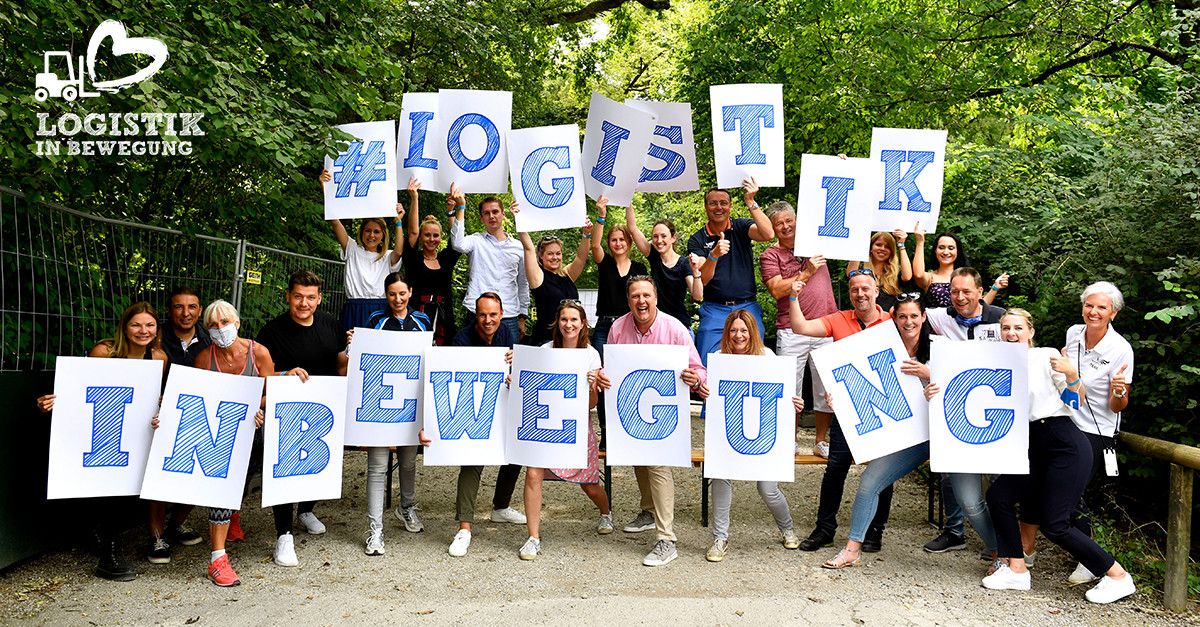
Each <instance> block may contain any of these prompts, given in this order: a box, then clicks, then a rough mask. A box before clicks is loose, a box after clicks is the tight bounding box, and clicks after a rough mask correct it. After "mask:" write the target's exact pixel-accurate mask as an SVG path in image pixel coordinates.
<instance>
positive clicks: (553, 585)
mask: <svg viewBox="0 0 1200 627" xmlns="http://www.w3.org/2000/svg"><path fill="white" fill-rule="evenodd" d="M693 426H694V429H693V432H694V435H693V441H694V442H699V441H701V438H702V430H701V425H700V423H698V421H696V422H694V425H693ZM809 437H810V438H811V436H809ZM810 441H811V440H810ZM365 470H366V455H365V453H362V452H348V453H347V454H346V465H345V473H346V481H345V491H344V494H345V496H344V497H343V498H342V500H341V501H340V502H336V503H335V502H325V503H322V504H320V505H318V506H317V513H318V515H319V516H320V517H321V519H322V520H323V521H324V522H325V523H326V525H327V526H328V528H329V532H328V533H327V534H326V535H324V536H308V535H306V534H304V533H303V532H300V533H299V534H298V536H297V541H296V543H297V554H298V555H299V557H300V563H301V564H300V567H299V568H294V569H284V568H279V567H277V566H275V565H274V564H272V563H271V549H272V547H273V545H274V538H273V537H271V536H272V535H273V534H272V523H271V517H270V512H269V511H268V510H264V509H259V508H256V507H251V506H249V504H250V503H254V502H255V501H256V500H258V499H259V497H260V493H259V492H258V490H257V489H256V488H255V489H253V490H252V493H251V494H250V495H249V496H248V497H247V500H246V502H247V505H248V507H247V509H246V510H245V511H244V512H243V518H242V520H243V525H244V527H245V528H246V530H247V541H246V542H245V543H243V544H240V545H233V548H232V549H231V551H230V554H231V556H232V560H233V565H234V567H235V568H236V569H237V571H238V573H239V574H240V575H241V577H242V585H241V586H239V587H237V588H231V589H222V588H218V587H216V586H213V585H212V584H210V583H208V581H207V580H206V579H205V577H204V575H205V567H206V565H207V558H208V551H207V550H206V548H205V546H206V544H204V543H202V544H200V545H198V546H194V547H179V548H178V549H176V552H175V559H174V560H173V561H172V563H171V564H169V565H163V566H155V565H151V564H149V563H147V562H146V561H145V560H144V558H143V557H142V554H141V552H140V551H142V550H144V547H142V546H141V539H140V537H139V536H135V535H134V534H130V535H129V536H127V538H126V539H127V542H126V545H127V546H129V547H130V551H131V552H130V555H129V556H130V558H131V559H135V562H134V563H135V564H136V567H137V568H138V570H139V571H140V572H141V575H140V576H139V577H138V579H137V580H135V581H133V582H130V583H111V582H107V581H103V580H100V579H97V578H95V577H93V576H92V575H91V569H92V567H93V566H94V564H95V560H94V558H92V557H91V556H89V555H87V554H86V553H82V552H78V551H65V552H60V553H55V554H52V555H47V556H44V557H42V558H39V559H37V560H33V561H31V562H29V563H26V564H23V565H21V566H19V567H16V568H13V569H11V570H9V571H7V572H5V573H4V574H3V575H2V576H0V598H4V599H8V601H6V602H5V603H4V604H3V606H2V608H0V621H2V622H4V623H6V624H7V623H21V624H24V623H34V624H51V625H59V624H99V625H108V624H136V625H149V624H171V625H180V624H195V625H201V626H202V625H206V624H207V625H214V624H220V625H226V624H231V623H232V624H250V623H254V624H289V623H290V624H330V625H332V624H342V623H352V624H367V623H371V624H378V623H383V622H385V621H386V622H400V623H403V624H446V623H474V624H483V623H494V622H497V621H498V620H501V621H509V622H513V621H520V622H522V623H525V622H529V623H554V624H566V623H572V624H599V623H618V624H631V623H633V624H636V623H645V624H659V623H672V624H695V625H717V624H745V625H749V624H780V623H783V624H817V625H829V624H832V625H837V624H863V623H866V624H879V625H895V624H900V625H909V624H911V625H935V624H939V625H941V624H955V625H993V624H1016V625H1035V624H1036V625H1078V624H1095V625H1100V624H1104V625H1113V624H1134V623H1137V624H1142V625H1157V624H1183V623H1186V622H1187V621H1188V619H1189V617H1178V616H1174V615H1172V614H1169V613H1166V612H1164V611H1163V610H1161V609H1160V608H1159V606H1158V605H1157V603H1158V600H1157V594H1156V593H1154V592H1140V593H1139V594H1137V595H1135V596H1134V597H1133V598H1132V599H1129V600H1126V601H1123V602H1120V603H1117V604H1114V605H1111V606H1094V605H1091V604H1089V603H1087V602H1086V601H1085V600H1084V598H1083V589H1082V588H1072V587H1069V586H1068V585H1067V584H1066V583H1065V582H1066V576H1067V574H1068V572H1069V570H1070V569H1071V568H1072V567H1073V566H1074V564H1073V563H1072V562H1069V560H1068V558H1067V557H1066V556H1065V555H1064V554H1063V553H1062V551H1061V550H1059V549H1058V548H1056V547H1050V546H1048V545H1047V546H1044V547H1043V549H1044V550H1043V551H1041V552H1040V553H1039V560H1038V565H1037V568H1036V570H1035V571H1034V583H1033V590H1032V591H1031V592H1027V593H1017V592H992V591H988V590H985V589H983V588H981V587H980V586H979V578H980V577H981V576H982V575H983V571H984V569H985V568H986V564H985V563H984V562H981V561H980V560H979V559H978V553H979V549H980V546H979V544H978V540H977V539H976V538H974V537H972V538H970V543H969V545H968V550H966V551H958V552H954V553H948V554H943V555H930V554H927V553H924V552H923V551H922V550H921V545H922V544H923V543H924V542H925V541H927V540H928V539H929V538H930V537H932V536H933V534H934V530H933V529H932V528H931V527H929V526H928V525H927V524H926V523H925V522H924V518H925V493H924V486H923V484H922V483H921V482H920V481H919V480H917V479H916V478H915V477H911V476H910V477H908V478H906V479H905V480H904V481H902V482H901V483H900V484H898V485H897V490H896V496H895V499H894V505H893V511H892V517H891V523H890V525H889V527H888V531H887V535H886V536H885V538H884V548H883V551H882V552H881V553H877V554H874V555H867V556H865V557H864V559H863V565H862V566H861V567H858V568H851V569H846V570H842V571H828V570H823V569H822V568H821V567H820V564H821V561H822V560H824V559H826V558H828V557H830V556H832V554H833V553H835V552H836V551H834V550H831V549H823V550H821V551H818V552H817V553H804V552H800V551H788V550H785V549H784V548H783V546H782V545H781V544H780V542H779V539H778V533H777V531H776V530H775V528H774V527H775V526H774V523H773V521H772V519H771V517H770V513H769V512H768V511H767V509H766V507H765V506H763V504H762V503H761V502H760V500H759V498H758V494H757V492H756V491H755V489H754V486H753V485H751V484H750V483H736V484H735V487H734V502H733V523H732V527H731V541H730V549H729V554H728V556H727V557H726V559H725V561H724V562H722V563H719V564H710V563H708V562H706V561H705V560H704V552H705V550H707V548H708V545H709V544H710V542H711V535H710V533H709V531H708V530H707V529H706V528H704V527H701V526H700V524H699V520H700V488H699V486H700V471H699V470H698V469H677V470H676V473H675V486H676V510H675V527H676V533H677V534H678V536H679V551H680V557H679V559H677V560H675V561H674V562H673V563H671V564H669V565H667V566H666V567H662V568H654V569H652V568H646V567H644V566H642V565H641V558H642V556H643V555H644V554H645V553H646V552H647V551H648V550H649V548H650V545H651V544H652V543H653V540H654V538H653V532H647V533H642V534H625V533H622V532H621V531H620V530H619V529H618V531H617V532H616V533H614V534H612V535H610V536H598V535H596V533H595V522H596V512H595V510H594V508H593V507H592V505H591V503H590V502H589V501H588V500H587V499H586V497H585V496H584V495H583V493H582V492H580V491H579V489H578V488H577V487H575V486H573V485H569V484H563V483H557V482H556V483H548V484H546V488H545V510H544V514H543V523H542V529H543V531H542V536H543V554H542V557H541V558H539V559H538V560H537V561H535V562H522V561H520V560H518V559H517V549H518V548H519V547H520V546H521V544H522V542H524V540H525V537H526V534H525V528H524V526H523V525H522V526H517V525H502V524H495V523H491V522H480V524H478V525H477V526H476V533H475V539H474V541H473V543H472V545H471V550H470V553H469V554H468V555H467V556H466V557H464V558H453V557H450V556H449V555H447V553H446V547H447V546H448V544H449V542H450V539H451V538H452V537H453V534H454V531H455V529H456V525H455V524H454V523H453V521H452V520H451V518H452V517H453V512H454V502H453V496H454V483H455V478H456V476H457V475H456V469H450V468H430V467H420V468H419V470H418V501H419V503H420V504H421V511H422V515H423V518H424V521H425V526H426V530H425V532H423V533H420V534H410V533H407V532H405V531H404V528H403V526H402V525H401V524H400V523H399V521H397V520H396V519H395V518H394V517H392V516H390V515H389V521H388V525H387V529H386V536H385V539H386V542H387V555H386V556H383V557H367V556H365V555H363V551H362V546H363V545H362V540H363V537H362V536H363V532H364V531H365V528H366V514H365V508H366V499H365ZM821 472H822V470H821V468H820V467H813V466H809V467H805V466H801V467H797V469H796V481H795V483H792V484H785V486H784V491H785V493H786V494H787V496H788V498H789V500H790V502H791V505H792V514H793V517H794V518H795V520H796V528H797V532H798V533H799V534H800V535H801V537H803V536H804V535H806V534H807V533H808V532H809V531H810V530H811V525H812V521H813V517H814V515H815V510H816V495H817V492H818V490H819V485H820V479H821ZM613 476H614V508H613V509H614V514H615V519H616V522H617V524H618V525H622V524H624V523H625V522H627V520H628V519H629V518H631V517H632V516H633V514H635V513H636V507H637V484H636V483H635V481H634V479H633V473H632V472H631V470H630V469H628V468H617V469H615V470H614V473H613ZM494 481H495V469H494V468H491V469H488V470H486V471H485V473H484V486H483V487H482V488H481V489H480V498H479V506H480V508H485V507H489V506H490V497H491V491H492V487H493V486H494V485H495V484H494ZM856 486H857V472H852V474H851V477H850V479H849V480H848V481H847V489H846V494H845V497H844V505H843V508H842V512H841V517H840V519H841V521H842V523H843V527H841V528H839V539H838V541H839V542H842V541H844V538H845V536H844V534H845V532H846V525H847V524H848V518H849V508H850V501H851V500H852V499H853V496H854V490H855V488H856ZM517 495H518V496H517V498H518V500H519V498H520V496H519V495H520V487H519V486H518V490H517ZM517 506H518V507H520V506H519V504H518V505H517ZM200 509H201V508H197V511H196V512H194V513H193V515H192V519H191V525H192V526H193V527H194V528H197V529H200V528H201V527H202V525H203V522H204V519H203V518H202V513H201V511H200ZM483 520H486V514H484V517H483V518H481V521H483ZM134 548H136V549H137V551H138V552H137V553H134V552H133V551H134ZM1141 583H1142V584H1143V588H1144V589H1146V590H1148V589H1149V586H1146V585H1145V582H1141ZM1190 620H1191V621H1192V622H1193V624H1195V623H1196V622H1197V616H1196V615H1194V614H1193V615H1191V616H1190Z"/></svg>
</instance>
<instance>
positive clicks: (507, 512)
mask: <svg viewBox="0 0 1200 627" xmlns="http://www.w3.org/2000/svg"><path fill="white" fill-rule="evenodd" d="M492 522H498V523H512V524H514V525H524V524H525V522H526V520H525V514H522V513H521V512H518V511H517V510H515V509H513V508H511V507H505V508H504V509H494V510H492Z"/></svg>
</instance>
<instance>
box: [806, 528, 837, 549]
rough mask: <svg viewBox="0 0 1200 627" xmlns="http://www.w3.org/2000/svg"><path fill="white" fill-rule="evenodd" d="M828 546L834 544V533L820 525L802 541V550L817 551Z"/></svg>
mask: <svg viewBox="0 0 1200 627" xmlns="http://www.w3.org/2000/svg"><path fill="white" fill-rule="evenodd" d="M826 546H833V533H831V532H829V531H825V530H824V529H821V528H820V527H818V528H816V529H813V532H812V533H810V534H808V537H807V538H805V539H803V540H801V541H800V550H801V551H815V550H817V549H819V548H821V547H826Z"/></svg>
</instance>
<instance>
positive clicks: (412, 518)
mask: <svg viewBox="0 0 1200 627" xmlns="http://www.w3.org/2000/svg"><path fill="white" fill-rule="evenodd" d="M396 518H399V519H400V520H401V521H402V522H403V523H404V530H405V531H407V532H409V533H421V532H422V531H424V530H425V524H424V523H422V522H421V517H420V516H418V515H417V506H416V505H413V506H412V507H397V508H396Z"/></svg>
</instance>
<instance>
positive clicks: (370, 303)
mask: <svg viewBox="0 0 1200 627" xmlns="http://www.w3.org/2000/svg"><path fill="white" fill-rule="evenodd" d="M332 180H333V175H332V174H330V173H329V170H323V171H322V172H321V183H322V184H326V183H329V182H330V181H332ZM409 191H410V193H415V192H416V190H415V189H414V188H413V181H412V180H409ZM403 219H404V205H402V204H400V203H396V223H395V231H396V233H395V237H396V247H395V248H394V249H392V250H391V251H389V250H388V249H389V248H390V246H389V245H388V242H389V241H390V240H389V235H388V225H387V219H386V218H367V219H366V220H363V221H362V224H360V225H359V227H358V238H357V241H356V240H352V239H350V235H349V234H348V233H347V232H346V227H345V226H343V225H342V221H341V220H330V221H329V224H330V225H331V226H333V235H334V237H336V238H337V242H338V246H340V247H341V249H342V252H341V255H342V259H343V260H344V261H345V262H346V296H347V297H348V298H347V300H346V305H345V306H344V307H342V327H343V328H345V329H353V328H354V327H361V326H366V324H367V322H368V321H369V320H370V319H371V314H373V313H375V312H377V311H380V310H383V309H386V308H387V301H386V300H385V299H384V296H383V277H384V276H386V275H387V273H388V272H395V271H397V270H399V269H400V254H401V253H402V252H403V251H404V233H403V232H402V231H401V222H400V221H401V220H403Z"/></svg>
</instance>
